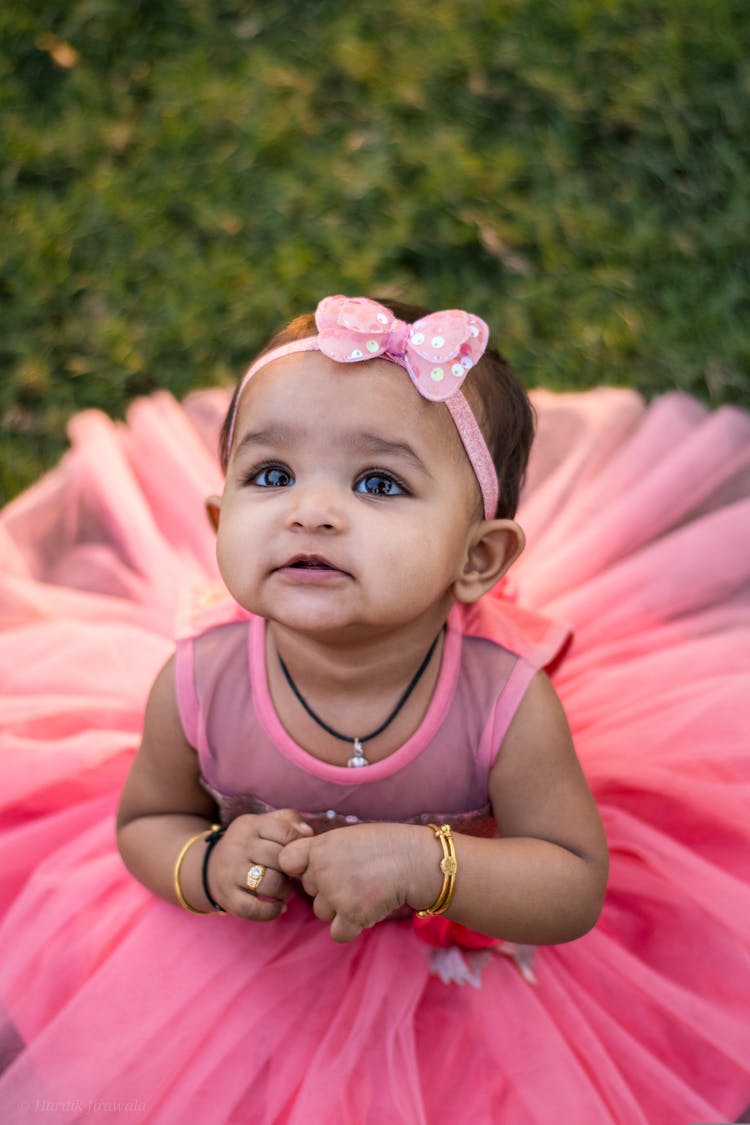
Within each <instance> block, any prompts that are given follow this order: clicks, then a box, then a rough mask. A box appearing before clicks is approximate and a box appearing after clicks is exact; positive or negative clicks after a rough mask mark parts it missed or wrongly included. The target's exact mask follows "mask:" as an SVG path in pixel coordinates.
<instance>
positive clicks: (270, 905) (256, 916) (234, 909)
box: [230, 889, 286, 922]
mask: <svg viewBox="0 0 750 1125" xmlns="http://www.w3.org/2000/svg"><path fill="white" fill-rule="evenodd" d="M230 906H231V913H232V914H235V915H236V916H237V917H238V918H245V919H247V921H248V922H272V921H273V920H274V919H275V918H278V917H279V915H280V914H283V912H284V911H285V910H286V903H285V902H282V901H281V900H280V899H278V898H274V899H266V898H258V896H257V895H253V894H248V893H245V892H243V891H242V890H241V889H238V890H237V892H236V894H235V895H234V896H233V897H232V900H231V903H230Z"/></svg>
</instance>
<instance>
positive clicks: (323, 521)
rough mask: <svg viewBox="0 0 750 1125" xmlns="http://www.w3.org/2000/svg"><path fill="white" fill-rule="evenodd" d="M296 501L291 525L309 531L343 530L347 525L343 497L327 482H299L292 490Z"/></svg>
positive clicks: (289, 522) (290, 515)
mask: <svg viewBox="0 0 750 1125" xmlns="http://www.w3.org/2000/svg"><path fill="white" fill-rule="evenodd" d="M292 495H293V497H294V502H293V504H292V507H291V510H290V512H289V518H288V524H289V526H290V527H298V528H303V529H304V530H307V531H342V530H343V529H344V528H345V527H346V523H347V521H346V513H345V506H344V500H343V497H342V496H341V495H340V493H339V490H338V489H336V488H334V487H332V486H330V485H326V484H323V483H321V484H313V483H311V484H308V485H300V484H299V483H298V484H297V485H296V486H295V488H294V489H293V490H292Z"/></svg>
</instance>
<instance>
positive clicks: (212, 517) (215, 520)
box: [205, 496, 221, 531]
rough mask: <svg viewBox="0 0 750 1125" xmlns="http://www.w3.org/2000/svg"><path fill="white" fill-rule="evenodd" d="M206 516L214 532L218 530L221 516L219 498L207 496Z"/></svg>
mask: <svg viewBox="0 0 750 1125" xmlns="http://www.w3.org/2000/svg"><path fill="white" fill-rule="evenodd" d="M205 506H206V515H207V516H208V521H209V523H210V524H211V527H212V528H213V529H214V531H218V530H219V517H220V514H221V497H220V496H209V497H208V498H207V499H206V505H205Z"/></svg>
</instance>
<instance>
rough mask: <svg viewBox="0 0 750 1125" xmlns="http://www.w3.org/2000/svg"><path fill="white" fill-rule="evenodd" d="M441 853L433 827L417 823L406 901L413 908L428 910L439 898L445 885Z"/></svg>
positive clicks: (412, 843) (412, 845)
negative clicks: (441, 868)
mask: <svg viewBox="0 0 750 1125" xmlns="http://www.w3.org/2000/svg"><path fill="white" fill-rule="evenodd" d="M441 855H442V853H441V850H440V846H439V844H438V843H437V841H436V839H435V834H434V832H433V831H432V829H431V828H430V827H429V826H428V825H426V824H425V825H424V826H422V825H415V826H414V833H413V837H412V840H411V862H410V865H409V868H410V878H409V882H408V885H407V893H406V903H407V905H408V906H409V907H410V908H411V909H412V910H426V909H427V908H428V907H429V906H432V904H433V903H434V902H435V900H436V899H437V897H438V895H439V893H440V888H441V887H442V885H443V876H442V873H441V871H440V859H441Z"/></svg>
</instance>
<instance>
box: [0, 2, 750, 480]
mask: <svg viewBox="0 0 750 1125" xmlns="http://www.w3.org/2000/svg"><path fill="white" fill-rule="evenodd" d="M0 112H1V113H2V122H3V131H2V136H3V140H2V144H3V147H4V159H3V162H2V169H1V170H0V191H1V192H2V200H3V207H2V218H1V219H0V224H1V227H0V247H2V250H1V251H0V317H1V321H2V332H1V333H0V363H2V376H1V379H0V425H1V426H2V434H1V435H0V491H2V492H3V493H4V494H5V495H6V496H8V495H13V494H14V493H15V492H17V491H18V490H19V489H20V488H22V487H23V486H24V485H26V484H27V483H29V482H30V481H31V480H32V479H34V477H36V476H37V475H38V474H39V472H40V471H42V470H43V469H44V468H45V467H47V466H49V465H50V464H52V463H53V462H54V460H55V459H56V458H57V457H58V456H59V454H60V452H61V451H62V449H63V448H64V445H65V422H66V419H67V417H68V416H69V414H70V413H71V412H72V411H74V410H77V409H80V408H82V407H88V406H99V407H102V408H103V409H105V410H106V411H107V412H108V413H110V414H113V415H115V416H120V415H122V413H123V411H124V409H125V407H126V404H127V402H128V401H129V400H130V399H131V398H132V397H133V396H135V395H138V394H143V393H147V392H148V391H150V390H152V389H154V388H155V387H168V388H170V389H171V390H172V391H173V392H174V393H175V394H177V395H182V394H184V393H185V392H186V391H188V390H189V389H190V388H192V387H195V386H200V385H205V384H210V383H214V382H216V381H222V382H229V381H231V380H232V379H233V378H234V377H235V376H236V375H237V374H238V373H239V372H240V371H241V369H242V368H243V366H244V365H245V364H246V363H247V362H248V360H249V358H250V357H252V355H253V353H254V351H255V350H256V349H257V348H258V347H259V346H260V345H261V344H262V343H263V342H264V340H265V338H266V337H267V336H268V334H269V333H270V332H271V331H273V330H274V329H275V328H277V327H278V326H279V325H280V323H282V322H283V321H284V320H285V319H286V318H287V317H289V316H290V315H293V314H295V313H297V312H299V311H301V310H303V309H306V308H310V307H312V306H314V304H315V303H316V301H317V300H318V298H319V297H320V296H322V295H324V294H325V293H328V292H345V293H351V294H357V293H371V294H382V295H393V296H400V297H402V298H405V299H409V300H415V301H420V302H423V303H425V304H427V305H430V306H434V307H439V306H446V305H456V304H460V305H464V306H465V307H467V308H470V309H472V310H474V311H476V312H477V313H479V314H480V315H482V316H484V317H485V318H486V319H487V320H488V321H489V323H490V325H491V327H492V329H493V331H494V333H495V336H496V338H497V340H498V342H499V343H500V346H501V347H502V349H503V350H504V351H505V353H506V354H507V355H508V356H509V358H510V359H511V360H512V361H513V363H514V364H515V366H516V368H517V369H518V371H519V373H520V374H521V375H522V377H523V378H524V379H525V381H526V382H527V384H528V385H530V386H533V385H535V384H539V383H544V384H546V385H549V386H552V387H557V388H568V387H586V386H591V385H593V384H596V383H600V382H609V383H621V384H628V385H632V386H635V387H637V388H639V389H641V390H642V391H643V392H644V393H646V394H647V395H652V394H654V393H657V392H659V391H662V390H665V389H668V388H674V387H679V388H683V389H685V390H688V391H690V392H691V393H693V394H696V395H698V396H699V397H701V398H703V399H705V400H706V401H708V402H709V403H711V404H715V405H718V404H720V403H724V402H739V403H743V404H745V405H750V335H749V334H748V330H747V327H746V323H747V319H748V311H749V308H750V281H749V277H748V273H749V271H750V265H749V263H750V130H749V129H748V121H750V9H749V8H748V6H747V4H746V3H745V0H734V2H732V0H654V2H651V3H649V4H646V3H639V2H636V0H570V2H568V3H563V2H557V3H552V2H544V0H536V2H535V3H532V2H530V0H502V2H499V0H498V2H494V3H482V4H478V3H476V2H475V0H431V2H424V0H410V2H409V3H408V4H404V3H403V0H379V2H377V3H376V2H375V0H360V2H359V3H357V4H356V5H353V4H341V3H332V2H326V0H319V2H310V3H306V4H301V3H292V2H287V3H282V2H280V0H264V3H263V4H242V3H240V2H239V0H237V2H234V3H233V2H229V0H183V2H182V3H180V2H179V0H169V2H166V0H141V2H140V3H135V2H134V3H129V4H127V3H125V4H124V3H122V2H121V0H69V2H67V3H63V2H62V0H57V2H54V3H53V2H51V0H46V2H45V0H40V2H38V3H35V4H33V5H31V4H28V3H25V2H22V0H7V2H6V3H5V4H4V5H2V7H1V8H0Z"/></svg>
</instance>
